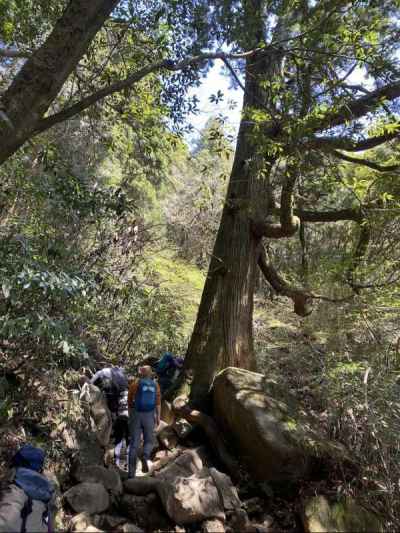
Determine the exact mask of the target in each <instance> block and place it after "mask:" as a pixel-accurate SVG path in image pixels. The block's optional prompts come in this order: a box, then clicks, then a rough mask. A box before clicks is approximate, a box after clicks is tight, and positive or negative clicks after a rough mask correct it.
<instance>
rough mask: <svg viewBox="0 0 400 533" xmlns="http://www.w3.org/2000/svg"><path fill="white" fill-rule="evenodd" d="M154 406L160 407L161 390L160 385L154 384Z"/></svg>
mask: <svg viewBox="0 0 400 533" xmlns="http://www.w3.org/2000/svg"><path fill="white" fill-rule="evenodd" d="M156 405H157V407H159V406H160V405H161V390H160V385H159V384H158V383H157V382H156Z"/></svg>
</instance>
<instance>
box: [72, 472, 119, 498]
mask: <svg viewBox="0 0 400 533" xmlns="http://www.w3.org/2000/svg"><path fill="white" fill-rule="evenodd" d="M73 476H74V478H75V479H76V480H77V481H80V482H85V481H88V482H90V483H101V484H102V485H103V487H104V488H105V489H107V490H109V491H110V492H112V493H113V494H121V492H122V481H121V478H120V476H119V474H118V472H117V471H116V470H114V469H112V468H104V466H99V465H91V466H81V465H79V466H78V467H77V468H76V470H75V471H74V472H73Z"/></svg>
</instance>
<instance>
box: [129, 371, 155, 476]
mask: <svg viewBox="0 0 400 533" xmlns="http://www.w3.org/2000/svg"><path fill="white" fill-rule="evenodd" d="M152 375H153V373H152V369H151V367H150V366H147V365H146V366H142V367H140V368H139V379H138V380H136V381H134V382H133V383H132V384H131V385H130V387H129V392H128V409H129V422H130V433H131V442H130V447H129V465H128V477H129V478H132V477H135V473H136V462H137V453H138V449H139V444H140V438H141V435H142V433H143V461H142V464H143V469H142V470H143V472H148V471H149V460H150V454H151V452H152V450H153V446H154V431H155V428H156V427H157V426H158V425H159V424H160V415H161V392H160V387H159V385H158V383H157V382H156V381H154V379H152Z"/></svg>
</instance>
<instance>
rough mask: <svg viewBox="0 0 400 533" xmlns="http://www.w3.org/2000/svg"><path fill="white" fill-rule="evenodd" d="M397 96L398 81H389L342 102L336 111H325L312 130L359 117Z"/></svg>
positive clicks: (399, 90) (399, 93) (399, 84)
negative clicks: (358, 96) (363, 94)
mask: <svg viewBox="0 0 400 533" xmlns="http://www.w3.org/2000/svg"><path fill="white" fill-rule="evenodd" d="M399 96H400V81H396V82H393V83H389V84H387V85H384V86H383V87H380V88H379V89H376V90H375V91H371V92H370V93H369V94H368V95H365V96H361V97H360V98H356V99H354V100H352V101H350V102H347V103H345V104H343V105H342V106H341V107H339V109H338V110H337V111H333V112H331V113H327V114H326V115H325V117H323V118H322V119H320V120H318V122H317V123H316V125H315V127H314V128H313V129H314V131H321V130H324V129H326V128H333V127H334V126H340V125H342V124H344V123H345V122H347V121H348V120H355V119H357V118H361V117H363V116H365V115H366V114H367V113H370V112H371V111H374V110H376V109H377V108H379V107H380V106H381V105H382V103H384V102H387V101H391V100H395V99H396V98H398V97H399Z"/></svg>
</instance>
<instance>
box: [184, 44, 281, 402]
mask: <svg viewBox="0 0 400 533" xmlns="http://www.w3.org/2000/svg"><path fill="white" fill-rule="evenodd" d="M258 42H259V41H258ZM281 60H282V58H281V57H280V55H279V53H277V52H276V51H275V52H271V53H270V54H269V55H265V54H263V55H255V56H254V57H251V58H248V59H247V62H246V80H245V93H244V100H243V113H242V116H243V118H242V121H241V124H240V128H239V134H238V139H237V145H236V151H235V157H234V162H233V168H232V172H231V176H230V181H229V185H228V191H227V196H226V200H225V204H224V208H223V211H222V217H221V222H220V226H219V230H218V234H217V237H216V241H215V245H214V250H213V253H212V258H211V263H210V267H209V270H208V274H207V278H206V283H205V287H204V290H203V294H202V299H201V303H200V307H199V311H198V315H197V319H196V323H195V326H194V330H193V333H192V337H191V340H190V343H189V347H188V351H187V355H186V361H185V364H186V367H187V368H189V369H191V370H192V371H193V377H194V379H193V383H192V387H191V402H192V404H194V405H196V406H201V407H204V401H205V398H206V397H207V394H208V393H209V391H210V388H211V385H212V381H213V379H214V376H215V374H216V372H218V370H220V369H222V368H225V367H227V366H235V367H241V368H245V369H249V370H255V369H256V362H255V356H254V350H253V296H254V289H255V283H256V276H257V274H258V256H259V245H260V240H261V238H262V237H261V236H259V235H257V233H256V232H254V231H253V226H254V220H263V219H264V217H265V214H266V213H265V209H266V206H267V205H268V198H267V195H268V190H270V189H269V187H268V184H269V174H270V171H271V168H272V166H273V165H274V163H275V160H274V158H273V157H271V156H267V157H266V155H265V150H263V151H262V152H261V151H258V150H257V144H258V143H257V137H258V135H259V133H257V132H256V131H254V129H253V125H252V124H251V121H249V120H248V118H249V113H250V112H251V110H254V109H257V108H260V107H263V108H264V109H265V106H266V105H268V97H269V94H268V93H267V92H266V91H265V90H264V89H261V85H260V82H261V81H262V80H265V79H266V78H268V77H269V78H272V77H273V76H274V75H275V73H276V70H277V68H278V67H279V65H280V62H281ZM271 126H272V125H271ZM269 130H270V131H271V134H270V135H271V141H272V140H273V133H272V132H273V128H272V127H271V128H269ZM263 141H264V143H265V138H264V139H263ZM264 147H265V144H264Z"/></svg>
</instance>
